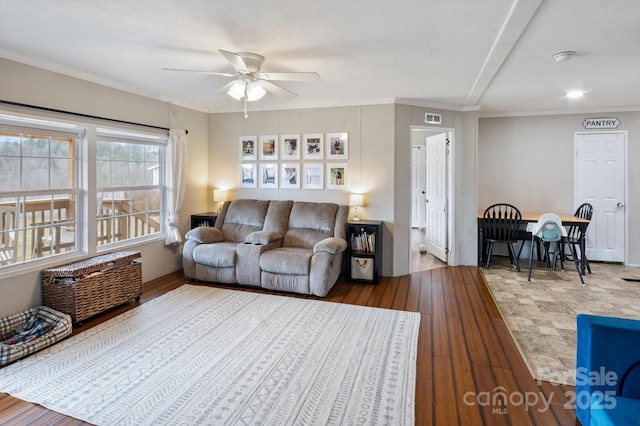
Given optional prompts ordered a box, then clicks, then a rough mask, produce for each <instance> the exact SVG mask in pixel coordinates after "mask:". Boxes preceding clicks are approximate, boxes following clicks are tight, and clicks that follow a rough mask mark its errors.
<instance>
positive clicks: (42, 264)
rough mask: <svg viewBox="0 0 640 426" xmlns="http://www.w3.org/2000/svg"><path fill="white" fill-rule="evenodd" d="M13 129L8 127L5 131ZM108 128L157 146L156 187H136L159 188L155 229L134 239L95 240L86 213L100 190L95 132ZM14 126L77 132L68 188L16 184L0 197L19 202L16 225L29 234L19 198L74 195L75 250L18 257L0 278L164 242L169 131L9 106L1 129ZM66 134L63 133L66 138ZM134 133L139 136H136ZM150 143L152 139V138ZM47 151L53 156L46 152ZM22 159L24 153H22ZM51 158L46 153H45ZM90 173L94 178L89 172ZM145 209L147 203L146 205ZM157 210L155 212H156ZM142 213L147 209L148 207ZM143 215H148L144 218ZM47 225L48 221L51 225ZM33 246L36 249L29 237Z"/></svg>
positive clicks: (0, 269) (93, 218)
mask: <svg viewBox="0 0 640 426" xmlns="http://www.w3.org/2000/svg"><path fill="white" fill-rule="evenodd" d="M9 128H10V129H12V130H7V129H9ZM98 129H100V131H102V130H107V131H109V132H111V133H113V134H114V135H119V137H122V136H123V135H127V136H129V137H130V138H131V139H130V141H131V142H135V143H144V144H149V143H152V144H153V145H157V146H158V147H159V153H158V156H159V158H158V167H159V172H158V179H159V180H158V183H157V184H155V185H144V186H142V187H136V189H137V190H145V191H147V192H148V190H151V189H153V190H157V191H159V192H158V196H159V198H160V200H159V211H158V212H157V213H158V218H159V219H158V231H157V232H154V233H152V234H145V235H142V236H137V237H132V238H128V239H125V240H121V241H117V242H112V243H108V244H101V245H98V243H97V235H96V230H97V225H96V223H97V222H98V219H97V215H95V214H93V215H91V214H89V213H88V212H90V211H93V212H96V210H95V209H96V208H97V202H98V201H97V194H98V192H99V187H98V182H97V178H96V174H97V154H96V149H95V147H96V145H97V141H98V133H99V130H98ZM16 130H23V131H25V132H26V133H28V134H32V135H44V134H47V133H46V132H50V133H51V135H55V136H60V135H66V136H68V135H69V134H70V130H71V131H73V132H76V131H77V133H75V139H74V143H73V153H72V154H71V161H72V164H73V167H74V170H75V172H74V174H75V176H74V178H75V187H74V188H72V189H73V191H70V190H69V189H68V188H65V189H62V190H60V189H57V188H56V189H51V188H49V189H48V190H40V189H38V190H34V191H25V190H22V189H21V188H19V189H18V190H17V191H5V192H2V193H1V194H0V195H1V196H2V197H3V198H7V197H11V198H13V197H15V198H16V199H17V200H19V201H20V202H19V203H18V205H19V206H20V218H21V219H20V221H21V222H22V223H21V224H20V225H19V226H18V228H20V229H18V231H20V232H24V233H26V232H33V231H32V228H29V224H28V223H26V222H27V215H26V214H25V212H24V210H25V207H24V205H25V204H24V203H23V201H24V200H25V199H26V197H28V196H31V195H42V194H45V195H46V196H47V197H49V196H51V197H52V198H53V197H54V196H55V195H56V194H59V193H61V192H63V193H65V194H67V193H68V194H72V195H73V196H74V197H75V206H74V207H75V209H74V210H75V212H74V216H73V220H72V221H71V222H72V224H73V226H75V244H74V249H73V250H71V251H68V252H64V253H58V254H51V255H48V256H44V257H38V258H34V257H33V256H31V257H28V258H23V259H21V260H20V261H19V262H18V263H11V264H8V265H5V266H0V278H1V277H4V276H7V277H8V276H14V275H18V274H22V273H27V272H32V271H39V270H41V269H43V268H46V267H50V266H52V265H55V264H61V263H66V262H70V261H73V260H76V259H79V258H85V257H86V256H87V255H93V254H98V253H101V252H105V251H111V250H114V249H131V248H134V247H135V246H139V245H140V244H145V243H148V242H151V241H156V240H164V239H165V238H166V223H165V222H166V220H165V218H166V215H167V211H166V202H167V188H168V185H167V182H166V179H167V177H166V173H165V169H166V158H167V157H166V155H167V146H168V140H169V132H168V130H156V129H149V130H148V129H147V128H142V129H141V126H137V125H131V126H129V125H127V124H122V125H120V124H118V125H113V124H112V123H111V122H109V123H104V122H102V121H101V120H95V121H92V122H89V123H87V122H82V121H80V120H73V119H71V120H70V119H69V118H60V117H59V116H57V115H56V114H54V116H53V117H49V116H44V115H41V114H37V113H33V114H31V113H24V112H22V111H20V112H16V111H13V110H11V109H2V110H0V131H1V132H3V133H4V132H8V131H10V132H12V133H15V132H16ZM66 136H65V137H66ZM136 136H137V137H136ZM151 141H153V142H151ZM49 155H51V154H50V153H49ZM20 156H21V157H22V152H21V153H20ZM49 158H50V157H49ZM92 174H93V176H92ZM146 206H147V207H148V206H149V204H148V203H147V204H146ZM154 211H155V210H154ZM145 212H149V209H148V208H147V209H146V210H145ZM145 217H146V216H145ZM50 226H51V225H50ZM23 245H24V247H23V248H22V249H21V250H22V252H23V253H25V254H26V252H27V251H28V250H31V247H26V246H27V240H26V237H25V238H24V241H23ZM31 245H32V246H34V247H35V243H34V242H33V239H32V240H31Z"/></svg>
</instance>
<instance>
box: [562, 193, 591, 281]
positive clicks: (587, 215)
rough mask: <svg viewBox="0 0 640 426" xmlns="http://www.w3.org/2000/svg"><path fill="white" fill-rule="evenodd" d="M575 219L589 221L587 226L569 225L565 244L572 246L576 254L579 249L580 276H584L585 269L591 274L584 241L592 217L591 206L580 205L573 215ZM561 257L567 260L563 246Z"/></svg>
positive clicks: (587, 204)
mask: <svg viewBox="0 0 640 426" xmlns="http://www.w3.org/2000/svg"><path fill="white" fill-rule="evenodd" d="M573 215H574V216H575V217H579V218H581V219H586V220H588V221H589V223H587V224H581V225H570V226H568V227H567V234H568V235H567V243H568V244H570V245H572V246H573V251H575V252H576V253H577V249H580V268H581V269H582V275H584V271H585V268H586V270H587V271H589V273H591V265H589V259H587V254H586V253H585V250H586V240H587V228H588V227H589V224H590V223H591V217H592V216H593V206H592V205H591V204H589V203H583V204H581V205H580V206H579V207H578V208H577V209H576V212H575V213H574V214H573ZM562 251H563V253H562V255H563V257H564V258H565V259H569V257H568V256H566V255H565V254H564V246H563V247H562Z"/></svg>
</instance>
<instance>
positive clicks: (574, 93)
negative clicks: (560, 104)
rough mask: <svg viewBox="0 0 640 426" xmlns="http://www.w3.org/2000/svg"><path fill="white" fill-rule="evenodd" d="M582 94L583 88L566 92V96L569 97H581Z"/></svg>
mask: <svg viewBox="0 0 640 426" xmlns="http://www.w3.org/2000/svg"><path fill="white" fill-rule="evenodd" d="M583 96H584V91H583V90H572V91H570V92H567V98H569V99H576V98H581V97H583Z"/></svg>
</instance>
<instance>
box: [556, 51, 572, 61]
mask: <svg viewBox="0 0 640 426" xmlns="http://www.w3.org/2000/svg"><path fill="white" fill-rule="evenodd" d="M575 54H576V52H574V51H573V50H567V51H564V52H558V53H556V54H555V55H553V59H554V60H555V61H556V62H564V61H568V60H569V59H571V58H572V57H573V55H575Z"/></svg>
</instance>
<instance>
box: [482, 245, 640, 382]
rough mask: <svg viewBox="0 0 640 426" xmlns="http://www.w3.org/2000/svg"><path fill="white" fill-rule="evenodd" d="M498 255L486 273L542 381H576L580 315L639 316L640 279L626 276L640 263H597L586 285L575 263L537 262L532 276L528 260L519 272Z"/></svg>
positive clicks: (513, 332) (535, 374) (636, 272)
mask: <svg viewBox="0 0 640 426" xmlns="http://www.w3.org/2000/svg"><path fill="white" fill-rule="evenodd" d="M494 259H495V260H494ZM494 259H492V260H491V268H490V269H489V270H488V271H487V270H486V268H481V271H482V274H483V275H484V278H485V281H486V283H487V286H488V287H489V290H490V291H491V294H492V295H493V299H494V300H495V302H496V305H498V308H499V309H500V313H501V314H502V317H503V318H504V320H505V322H506V324H507V326H508V327H509V331H510V332H511V335H512V336H513V339H514V340H515V342H516V344H517V346H518V348H519V349H520V352H521V353H522V356H523V358H524V360H525V361H526V363H527V366H528V367H529V370H530V372H531V375H532V376H533V378H535V379H537V380H544V381H548V382H552V383H559V384H568V385H574V384H575V380H576V377H575V371H576V316H577V315H578V314H593V315H603V316H615V317H623V318H635V319H640V304H639V303H638V301H639V300H640V283H638V282H631V281H626V280H625V279H624V278H625V277H639V278H640V268H637V267H629V266H622V265H611V264H605V263H599V262H592V263H591V271H592V273H591V274H589V273H587V274H586V275H585V277H584V281H585V286H584V287H583V286H582V285H581V284H580V279H579V277H578V273H577V272H576V270H575V268H574V267H573V263H571V262H566V263H565V270H564V271H561V270H560V267H559V266H558V270H557V271H553V270H552V269H547V268H546V267H545V266H544V264H542V263H537V262H536V263H535V264H534V267H533V269H532V272H533V273H532V276H531V281H528V280H527V275H528V272H529V269H528V266H529V265H528V260H527V262H523V261H521V264H520V267H521V268H522V270H521V272H520V273H518V272H516V270H515V269H514V268H513V266H512V265H511V263H510V262H509V260H508V259H505V258H498V257H496V258H494Z"/></svg>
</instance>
